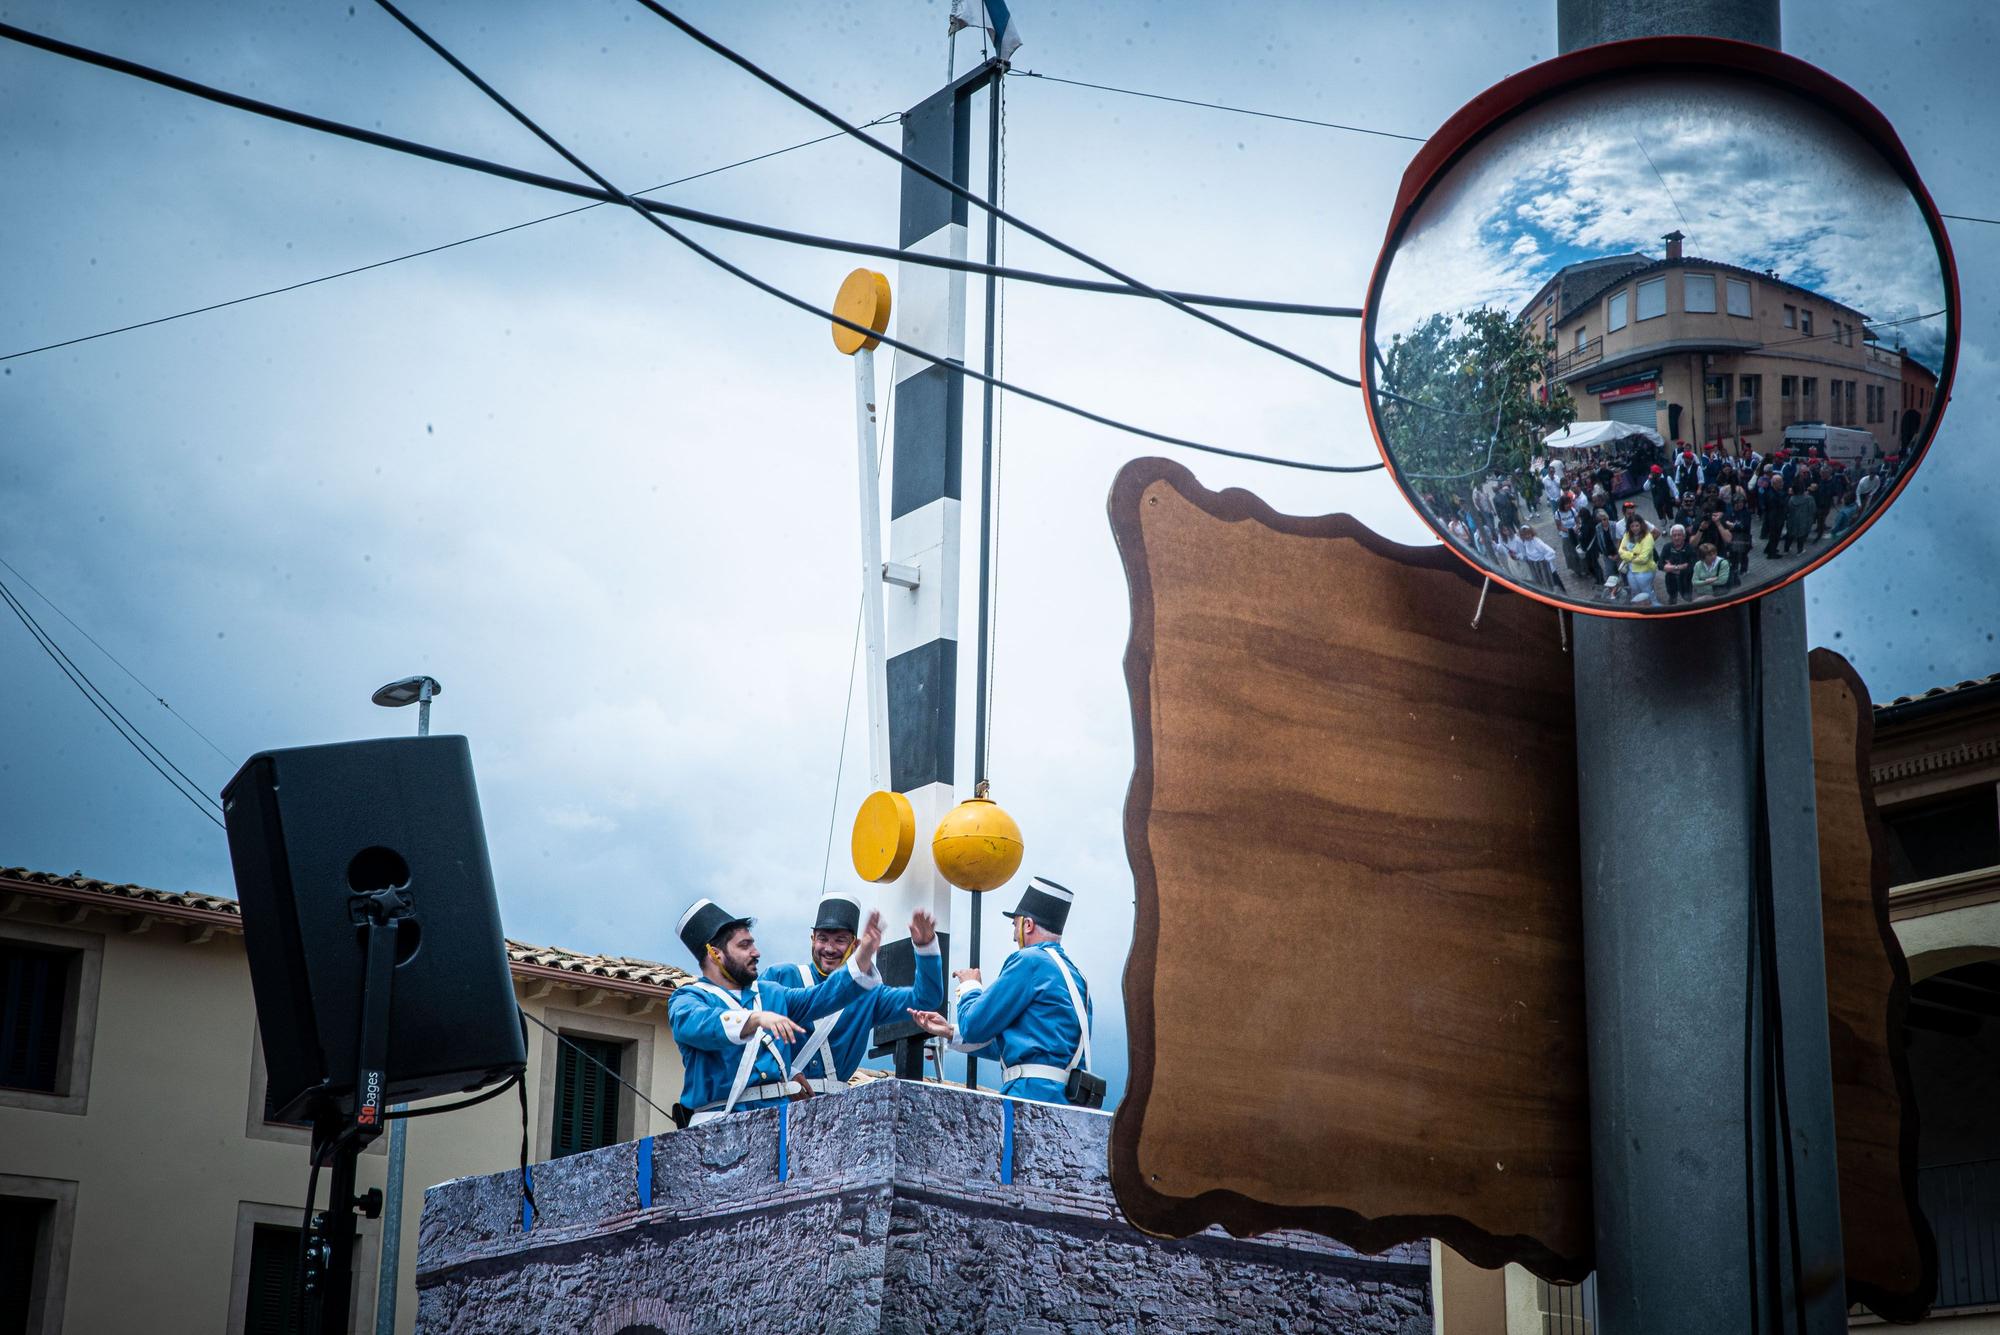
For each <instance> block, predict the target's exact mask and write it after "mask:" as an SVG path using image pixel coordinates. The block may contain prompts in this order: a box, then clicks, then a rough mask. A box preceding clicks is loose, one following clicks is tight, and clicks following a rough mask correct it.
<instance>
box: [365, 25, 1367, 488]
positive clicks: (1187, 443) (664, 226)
mask: <svg viewBox="0 0 2000 1335" xmlns="http://www.w3.org/2000/svg"><path fill="white" fill-rule="evenodd" d="M375 2H376V4H377V5H379V6H380V7H381V8H382V9H383V10H384V11H385V12H387V13H388V14H389V15H390V17H392V18H394V19H395V20H396V21H397V22H398V23H401V24H402V25H403V26H404V27H405V28H407V29H409V30H410V32H411V33H412V34H414V35H415V36H416V37H417V39H418V40H419V41H421V42H423V44H424V45H425V46H428V47H429V48H430V49H431V50H432V51H434V52H436V53H437V55H438V56H439V57H440V58H441V59H442V60H444V61H445V63H446V64H448V65H450V66H451V67H452V68H453V69H455V70H457V71H458V72H459V74H461V75H462V76H464V77H465V79H466V80H467V81H468V82H470V83H471V84H472V85H473V86H474V87H476V88H478V89H479V90H480V91H481V92H483V93H485V94H486V95H487V96H488V97H489V98H491V99H492V100H493V102H494V103H495V105H497V106H499V107H500V108H501V109H503V110H504V111H506V112H507V114H508V115H510V116H512V117H513V118H514V119H515V120H517V121H519V122H520V123H521V124H522V126H524V127H525V128H526V129H527V130H528V131H529V132H530V133H532V134H533V135H534V136H535V137H536V138H538V139H540V140H541V141H542V142H543V143H544V144H546V145H548V147H549V148H550V149H552V150H554V151H555V152H556V153H557V154H558V155H559V156H561V157H562V159H563V160H564V161H566V162H568V163H569V164H570V165H571V166H573V167H575V168H576V169H577V170H578V171H580V172H582V173H583V174H584V175H585V176H588V177H589V178H590V179H591V180H593V181H595V182H596V183H597V184H598V186H599V187H600V188H602V189H603V190H605V191H606V192H608V193H609V194H611V195H612V196H613V197H614V198H616V199H617V200H618V201H619V202H620V203H622V204H624V205H625V206H626V207H628V208H630V209H631V210H632V211H633V212H634V213H636V214H638V215H639V216H640V217H641V218H643V219H645V220H646V221H647V222H648V223H650V224H652V225H653V226H654V227H656V228H658V229H659V230H660V231H662V232H665V233H666V234H667V235H668V236H670V237H672V238H673V239H674V240H676V241H678V242H680V243H681V244H682V245H683V246H686V247H687V248H688V249H689V250H692V251H693V252H694V253H695V254H697V255H699V256H701V257H702V258H703V259H705V260H707V261H708V262H709V263H710V264H713V265H715V266H716V267H717V268H719V269H721V270H723V271H724V272H726V273H729V274H731V275H733V276H735V277H737V278H739V279H741V280H742V281H744V282H746V283H748V284H750V285H751V286H752V287H754V288H756V289H757V290H758V291H760V292H763V293H765V294H766V295H767V296H772V297H776V298H777V299H778V300H780V301H782V302H784V303H785V304H786V305H788V306H795V307H797V308H798V309H799V310H802V311H805V312H807V313H808V314H811V315H815V316H818V317H819V318H820V319H822V320H826V321H828V322H830V323H832V324H836V325H839V326H840V327H841V328H843V329H848V330H852V331H853V332H855V333H857V334H861V335H863V336H864V337H867V338H872V339H875V340H877V341H878V342H880V343H883V344H886V345H887V346H889V347H891V348H895V349H896V350H898V351H900V352H907V353H909V354H910V355H911V356H913V357H916V358H919V359H921V360H923V361H925V362H928V363H930V364H931V365H933V366H941V367H944V368H946V369H947V370H949V371H950V372H951V373H952V374H954V375H961V376H970V377H972V378H973V379H975V380H978V381H980V382H981V383H983V384H991V385H992V386H993V387H994V388H996V389H1003V390H1006V391H1007V392H1008V393H1010V394H1018V395H1020V396H1021V397H1022V398H1025V399H1032V400H1034V401H1035V402H1037V403H1040V404H1044V405H1046V406H1047V407H1050V408H1055V409H1057V410H1059V411H1061V412H1066V413H1070V414H1073V415H1075V416H1077V417H1081V418H1083V419H1084V420H1086V421H1090V422H1096V423H1098V424H1099V425H1100V426H1108V427H1111V428H1113V429H1115V430H1119V431H1125V432H1129V433H1131V434H1132V435H1135V436H1142V437H1144V438H1146V439H1147V440H1155V441H1159V442H1160V443H1161V444H1163V445H1178V446H1182V447H1184V448H1186V449H1192V450H1199V451H1201V452H1203V453H1205V454H1216V455H1221V456H1224V457H1226V458H1231V459H1246V460H1249V461H1251V462H1254V463H1267V464H1277V465H1279V466H1280V467H1285V468H1298V469H1304V470H1306V471H1308V472H1314V473H1370V472H1373V471H1375V470H1376V469H1378V468H1380V467H1382V465H1381V464H1379V463H1372V464H1319V463H1309V462H1306V461H1304V460H1299V459H1280V458H1276V457H1274V456H1271V455H1264V454H1253V453H1250V452H1249V451H1246V450H1232V449H1227V448H1225V447H1223V446H1220V445H1206V444H1203V443H1202V442H1200V441H1195V440H1188V439H1185V438H1183V437H1180V436H1172V435H1168V434H1167V433H1165V432H1162V431H1153V430H1151V429H1149V428H1147V427H1141V426H1134V425H1132V424H1131V423H1129V422H1121V421H1119V420H1117V419H1116V418H1112V417H1106V416H1104V415H1103V414H1102V413H1095V412H1092V411H1090V410H1089V409H1088V408H1080V407H1078V406H1076V405H1075V404H1073V403H1066V402H1064V401H1063V400H1061V399H1057V398H1054V397H1051V396H1050V395H1047V394H1042V393H1039V392H1037V391H1035V390H1031V389H1024V388H1022V387H1021V386H1019V385H1010V384H1007V383H1006V382H1004V381H1002V380H999V379H997V378H996V377H993V376H989V375H987V374H986V373H985V372H983V371H975V370H973V369H972V368H971V367H968V366H965V365H963V364H961V363H959V362H957V361H954V360H952V359H951V358H948V357H940V356H938V355H937V354H936V353H933V352H927V351H925V350H924V349H922V348H919V347H917V346H916V345H914V344H911V343H905V342H903V341H902V340H900V339H895V338H891V337H890V336H889V335H887V334H884V333H881V332H879V331H878V330H875V329H871V328H869V327H868V326H866V325H861V324H856V323H855V322H854V321H852V320H849V319H846V318H844V317H842V316H839V315H836V314H834V313H833V312H832V311H830V310H826V309H823V308H822V307H819V306H815V305H813V303H811V302H810V301H807V300H806V299H805V298H803V297H799V296H794V295H793V294H792V293H790V292H787V291H785V290H784V289H783V288H781V287H779V286H777V285H776V284H774V283H769V282H766V281H765V280H764V279H762V278H759V277H757V275H755V274H753V273H751V272H750V271H749V270H747V269H744V268H742V267H741V266H739V265H737V264H734V263H732V262H730V261H729V260H726V259H724V258H723V257H722V256H720V255H718V254H716V253H715V252H714V251H712V250H710V249H708V247H706V246H704V245H702V244H701V243H700V242H699V241H696V240H695V239H694V238H693V237H691V236H688V235H687V234H686V233H685V232H682V231H680V230H678V229H677V228H675V227H674V226H673V225H672V224H670V223H667V222H665V221H663V220H661V219H660V218H659V217H658V216H657V215H656V214H654V213H652V212H649V211H648V210H647V209H646V207H645V205H644V204H643V203H641V202H640V201H639V200H637V199H634V198H633V197H632V196H630V195H628V194H626V193H625V192H623V191H622V190H619V189H618V187H616V186H615V185H613V184H612V183H611V182H610V180H609V179H608V178H606V177H604V176H603V175H601V174H599V173H598V172H597V171H596V170H595V169H594V168H592V167H591V166H590V164H589V163H587V162H585V161H584V160H583V159H582V158H580V157H578V156H577V155H576V154H574V153H572V152H571V151H570V150H569V149H568V148H566V147H565V146H564V145H563V144H562V143H561V142H559V141H558V140H557V139H556V138H555V137H554V136H553V135H551V134H549V133H548V131H546V130H544V129H542V128H541V126H539V125H537V124H535V122H534V121H533V120H532V119H530V118H529V116H528V115H527V113H525V112H523V111H521V110H520V109H519V108H517V107H516V106H515V105H514V104H513V103H511V102H509V101H508V100H507V99H506V98H505V97H504V96H502V95H501V94H500V92H499V91H498V90H497V89H495V88H494V87H493V86H492V85H491V84H489V83H487V82H486V81H485V80H484V79H482V78H480V77H479V75H478V74H477V73H475V72H474V71H473V70H472V69H471V67H469V66H468V65H466V64H465V62H463V61H461V60H460V59H459V58H458V57H457V56H455V55H453V54H452V53H451V52H450V51H448V50H446V49H445V47H444V46H442V45H441V44H439V43H438V41H437V40H436V39H435V38H433V37H432V36H431V35H430V34H429V33H427V32H425V31H424V30H423V29H422V28H421V27H419V26H418V25H417V24H416V22H415V21H414V20H412V19H410V18H409V17H408V16H407V15H405V14H404V13H403V12H402V11H401V10H400V9H397V8H396V6H395V5H394V4H392V3H391V2H390V0H375Z"/></svg>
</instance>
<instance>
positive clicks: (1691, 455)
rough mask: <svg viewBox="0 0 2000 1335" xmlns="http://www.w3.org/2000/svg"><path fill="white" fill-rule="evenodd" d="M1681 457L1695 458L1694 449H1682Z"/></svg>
mask: <svg viewBox="0 0 2000 1335" xmlns="http://www.w3.org/2000/svg"><path fill="white" fill-rule="evenodd" d="M1681 458H1683V459H1692V458H1694V451H1693V450H1682V451H1681Z"/></svg>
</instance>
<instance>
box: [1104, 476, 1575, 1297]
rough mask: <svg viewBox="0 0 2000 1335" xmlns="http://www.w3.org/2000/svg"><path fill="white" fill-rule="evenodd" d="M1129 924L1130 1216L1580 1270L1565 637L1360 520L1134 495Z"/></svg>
mask: <svg viewBox="0 0 2000 1335" xmlns="http://www.w3.org/2000/svg"><path fill="white" fill-rule="evenodd" d="M1111 517H1112V527H1113V530H1114V532H1115V534H1116V536H1117V539H1118V543H1119V548H1120V550H1121V552H1122V553H1123V556H1124V560H1125V566H1126V573H1127V578H1128V579H1129V580H1130V583H1131V588H1132V609H1133V613H1132V615H1133V624H1132V637H1131V641H1130V644H1129V647H1128V649H1127V653H1126V676H1127V682H1128V685H1129V687H1130V689H1131V694H1132V702H1133V715H1134V723H1135V727H1134V732H1135V743H1136V748H1137V765H1136V769H1135V772H1134V775H1133V781H1132V788H1131V792H1130V795H1129V796H1128V799H1127V802H1126V830H1125V835H1126V847H1127V852H1128V854H1129V856H1130V859H1131V863H1132V867H1133V870H1134V874H1135V877H1136V880H1137V890H1138V912H1137V923H1136V928H1135V935H1134V941H1133V950H1132V957H1131V963H1130V965H1129V967H1128V969H1127V972H1126V976H1125V1002H1126V1009H1127V1018H1128V1024H1129V1027H1130V1042H1131V1056H1132V1071H1131V1085H1130V1087H1129V1089H1128V1092H1127V1094H1126V1097H1125V1100H1124V1102H1123V1103H1122V1104H1121V1106H1120V1107H1119V1109H1118V1114H1117V1120H1116V1122H1115V1124H1114V1128H1113V1136H1112V1160H1113V1182H1114V1185H1115V1186H1116V1188H1117V1191H1118V1196H1119V1203H1120V1205H1121V1206H1122V1207H1123V1208H1124V1210H1125V1212H1126V1214H1127V1215H1128V1217H1130V1218H1131V1219H1132V1221H1133V1222H1134V1223H1135V1224H1137V1225H1138V1226H1139V1227H1141V1228H1143V1229H1146V1230H1148V1231H1151V1232H1156V1233H1165V1234H1174V1235H1184V1234H1187V1233H1192V1232H1195V1231H1197V1230H1199V1229H1201V1228H1203V1227H1206V1226H1208V1225H1210V1224H1216V1223H1220V1224H1222V1225H1224V1226H1225V1227H1227V1228H1228V1229H1230V1230H1231V1231H1232V1232H1237V1233H1249V1232H1259V1231H1264V1230H1268V1229H1273V1228H1284V1227H1293V1228H1301V1227H1302V1228H1309V1229H1314V1230H1317V1231H1319V1232H1322V1233H1326V1234H1329V1235H1331V1236H1333V1237H1336V1238H1339V1239H1341V1240H1342V1241H1344V1242H1346V1243H1348V1244H1349V1245H1350V1246H1354V1247H1356V1248H1359V1249H1361V1250H1364V1251H1377V1250H1380V1249H1382V1248H1384V1247H1387V1246H1389V1245H1390V1244H1392V1243H1396V1242H1402V1241H1407V1240H1410V1239H1414V1238H1421V1237H1425V1236H1434V1237H1438V1238H1442V1239H1443V1240H1444V1241H1446V1242H1447V1243H1449V1244H1450V1245H1451V1246H1452V1247H1453V1248H1455V1249H1456V1250H1457V1251H1459V1252H1460V1253H1461V1254H1462V1255H1464V1256H1465V1257H1467V1258H1468V1259H1470V1260H1472V1261H1474V1262H1475V1263H1477V1264H1479V1265H1483V1266H1488V1267H1492V1266H1498V1265H1501V1264H1503V1263H1505V1262H1507V1261H1520V1262H1522V1263H1523V1264H1525V1265H1527V1266H1528V1267H1529V1268H1530V1269H1532V1270H1534V1271H1536V1272H1537V1273H1539V1274H1542V1275H1544V1276H1547V1277H1550V1278H1565V1279H1572V1280H1574V1279H1580V1278H1581V1277H1582V1276H1583V1275H1584V1274H1586V1273H1588V1271H1589V1270H1590V1264H1591V1263H1590V1242H1591V1232H1590V1230H1591V1223H1590V1220H1591V1214H1590V1185H1589V1164H1590V1161H1589V1136H1588V1122H1587V1110H1586V1107H1585V1101H1586V1099H1587V1086H1586V1082H1585V1073H1584V1045H1583V1029H1582V1016H1583V996H1582V966H1581V925H1580V921H1579V912H1580V889H1579V879H1578V878H1579V872H1578V857H1577V845H1576V832H1575V822H1576V792H1575V772H1576V769H1575V764H1576V762H1575V731H1574V726H1573V723H1572V710H1571V693H1572V687H1571V672H1570V665H1569V661H1568V659H1567V657H1566V656H1565V654H1564V653H1563V650H1562V647H1561V642H1560V639H1559V635H1558V625H1557V619H1556V617H1557V614H1556V613H1554V612H1552V611H1551V610H1549V609H1548V608H1546V607H1544V606H1541V605H1539V604H1536V603H1532V602H1529V601H1527V600H1526V599H1522V598H1517V597H1512V596H1508V595H1505V594H1496V595H1495V596H1494V597H1492V598H1491V599H1489V600H1488V602H1487V605H1486V610H1485V616H1484V619H1483V621H1482V623H1481V626H1480V628H1479V629H1478V630H1474V629H1472V627H1471V626H1470V625H1469V622H1470V620H1471V616H1472V612H1473V607H1474V604H1475V602H1476V601H1477V599H1478V596H1479V587H1480V582H1479V579H1478V578H1477V577H1476V576H1474V575H1472V574H1471V573H1470V572H1469V571H1468V570H1467V569H1466V568H1465V567H1464V566H1463V565H1462V564H1461V563H1460V562H1458V561H1457V560H1456V559H1454V558H1453V557H1451V556H1449V555H1447V554H1446V553H1445V552H1444V551H1443V550H1442V549H1441V548H1437V547H1429V548H1411V547H1402V546H1399V545H1398V544H1395V543H1391V542H1388V541H1387V540H1385V539H1383V538H1380V537H1378V536H1376V535H1375V534H1373V533H1370V532H1369V531H1368V530H1367V529H1365V528H1363V527H1362V526H1361V525H1360V524H1359V523H1357V522H1356V521H1354V520H1353V519H1351V518H1349V517H1348V516H1345V515H1330V516H1323V517H1319V518H1295V517H1291V516H1285V515H1280V514H1277V513H1276V512H1274V511H1272V510H1271V509H1270V508H1269V507H1267V506H1265V505H1264V504H1263V503H1262V502H1261V501H1259V500H1257V499H1256V498H1255V497H1254V496H1251V495H1250V494H1249V493H1247V492H1242V491H1229V492H1224V493H1221V494H1217V493H1214V492H1210V491H1207V490H1206V489H1204V488H1203V487H1202V486H1201V485H1200V484H1199V483H1198V482H1196V481H1195V480H1194V477H1193V475H1192V474H1190V473H1189V472H1188V471H1187V470H1186V469H1184V468H1181V467H1180V466H1178V465H1175V464H1171V463H1167V462H1165V461H1162V460H1151V459H1149V460H1140V461H1137V462H1135V463H1133V464H1130V465H1128V466H1127V467H1126V468H1125V469H1124V471H1123V472H1121V473H1120V475H1119V477H1118V480H1117V483H1116V484H1115V486H1114V488H1113V491H1112V497H1111Z"/></svg>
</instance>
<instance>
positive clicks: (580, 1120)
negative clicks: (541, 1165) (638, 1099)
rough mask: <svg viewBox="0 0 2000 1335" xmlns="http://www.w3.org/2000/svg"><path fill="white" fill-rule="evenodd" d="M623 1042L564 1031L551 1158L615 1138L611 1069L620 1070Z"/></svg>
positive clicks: (615, 1140) (616, 1088)
mask: <svg viewBox="0 0 2000 1335" xmlns="http://www.w3.org/2000/svg"><path fill="white" fill-rule="evenodd" d="M627 1046H629V1045H628V1044H624V1043H619V1042H616V1041H613V1040H610V1039H602V1038H580V1037H578V1036H576V1035H574V1034H564V1035H563V1041H562V1049H561V1052H560V1053H559V1054H558V1056H557V1059H556V1090H555V1119H554V1126H553V1127H552V1128H551V1136H550V1143H549V1157H550V1158H552V1159H560V1158H562V1157H563V1156H564V1155H566V1154H581V1153H583V1152H584V1151H585V1150H594V1149H600V1148H602V1147H603V1146H606V1145H615V1144H617V1143H618V1110H619V1109H618V1096H619V1093H620V1088H619V1085H618V1083H617V1081H615V1080H613V1079H612V1078H611V1074H610V1072H611V1071H616V1070H618V1069H619V1063H620V1062H621V1061H622V1059H623V1057H624V1053H625V1049H626V1047H627ZM593 1058H594V1059H595V1060H592V1059H593ZM607 1067H608V1068H609V1070H606V1068H607Z"/></svg>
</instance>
